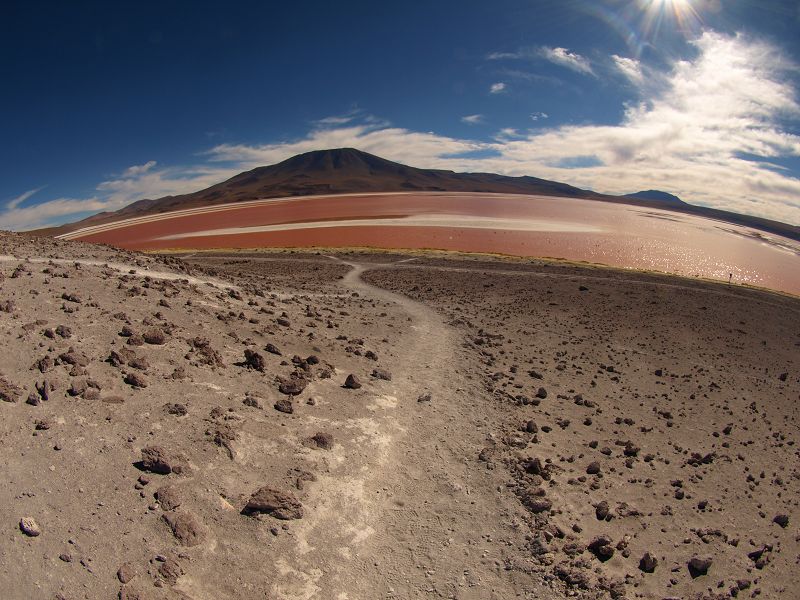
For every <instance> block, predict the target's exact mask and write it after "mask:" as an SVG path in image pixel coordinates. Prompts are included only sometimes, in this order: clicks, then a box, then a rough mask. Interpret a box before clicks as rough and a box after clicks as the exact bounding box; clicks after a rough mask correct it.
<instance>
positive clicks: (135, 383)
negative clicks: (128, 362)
mask: <svg viewBox="0 0 800 600" xmlns="http://www.w3.org/2000/svg"><path fill="white" fill-rule="evenodd" d="M123 381H124V382H125V383H127V384H128V385H129V386H131V387H134V388H146V387H147V385H148V383H147V379H145V378H144V377H143V376H142V375H139V374H138V373H128V374H127V375H125V379H123Z"/></svg>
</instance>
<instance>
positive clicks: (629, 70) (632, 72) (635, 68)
mask: <svg viewBox="0 0 800 600" xmlns="http://www.w3.org/2000/svg"><path fill="white" fill-rule="evenodd" d="M611 60H612V61H613V62H614V66H615V67H616V68H617V69H618V70H619V71H620V72H621V73H622V74H623V75H624V76H625V77H627V78H628V79H629V80H631V81H632V82H633V83H636V84H641V83H642V82H643V81H644V73H642V65H641V63H639V61H638V60H636V59H634V58H626V57H624V56H618V55H616V54H612V55H611Z"/></svg>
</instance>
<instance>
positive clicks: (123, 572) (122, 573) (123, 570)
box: [117, 563, 136, 584]
mask: <svg viewBox="0 0 800 600" xmlns="http://www.w3.org/2000/svg"><path fill="white" fill-rule="evenodd" d="M134 577H136V570H135V569H134V568H133V566H131V565H130V564H129V563H125V564H124V565H122V566H121V567H120V568H119V569H117V579H119V582H120V583H123V584H124V583H128V582H129V581H130V580H131V579H133V578H134Z"/></svg>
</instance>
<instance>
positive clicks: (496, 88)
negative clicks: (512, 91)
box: [489, 82, 508, 94]
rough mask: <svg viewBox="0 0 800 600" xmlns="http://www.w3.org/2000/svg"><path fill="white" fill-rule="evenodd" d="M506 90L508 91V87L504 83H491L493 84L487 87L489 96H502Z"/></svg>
mask: <svg viewBox="0 0 800 600" xmlns="http://www.w3.org/2000/svg"><path fill="white" fill-rule="evenodd" d="M507 89H508V86H507V85H506V84H505V83H503V82H499V83H493V84H492V85H491V86H490V87H489V93H490V94H502V93H503V92H505V91H506V90H507Z"/></svg>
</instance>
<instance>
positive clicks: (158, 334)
mask: <svg viewBox="0 0 800 600" xmlns="http://www.w3.org/2000/svg"><path fill="white" fill-rule="evenodd" d="M142 339H143V340H144V341H145V342H147V343H148V344H153V345H155V346H161V345H163V344H166V343H167V334H166V333H164V331H163V330H161V329H159V328H158V327H154V328H152V329H148V330H147V331H145V332H144V333H143V334H142Z"/></svg>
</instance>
